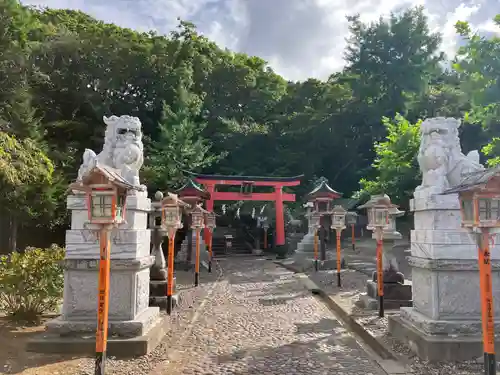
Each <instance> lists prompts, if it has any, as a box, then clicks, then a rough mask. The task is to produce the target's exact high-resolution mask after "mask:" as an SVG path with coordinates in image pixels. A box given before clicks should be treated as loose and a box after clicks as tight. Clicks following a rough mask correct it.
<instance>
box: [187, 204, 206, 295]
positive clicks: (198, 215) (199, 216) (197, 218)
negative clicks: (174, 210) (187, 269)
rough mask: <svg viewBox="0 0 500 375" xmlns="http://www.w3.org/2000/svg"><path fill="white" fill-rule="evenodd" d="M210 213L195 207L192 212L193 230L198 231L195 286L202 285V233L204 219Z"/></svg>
mask: <svg viewBox="0 0 500 375" xmlns="http://www.w3.org/2000/svg"><path fill="white" fill-rule="evenodd" d="M206 213H208V211H206V210H204V209H203V208H201V206H199V205H198V206H195V207H194V209H193V210H192V211H191V228H192V229H194V230H195V231H196V244H195V246H196V258H195V264H194V267H195V268H194V286H198V285H199V283H200V231H201V229H202V228H204V227H205V225H204V223H203V221H204V220H203V219H204V216H205V214H206Z"/></svg>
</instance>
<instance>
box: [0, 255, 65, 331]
mask: <svg viewBox="0 0 500 375" xmlns="http://www.w3.org/2000/svg"><path fill="white" fill-rule="evenodd" d="M63 258H64V249H61V248H59V247H57V246H55V245H53V246H51V247H50V248H48V249H37V248H34V247H29V248H27V249H26V250H25V251H24V252H22V253H19V252H13V253H11V254H10V255H8V256H7V255H3V256H1V257H0V312H1V313H5V314H7V315H8V316H10V317H11V318H12V319H15V320H20V321H24V322H29V323H36V322H37V319H39V318H40V316H41V315H42V314H43V313H48V312H54V311H55V310H56V309H57V307H58V304H59V303H60V302H61V298H62V293H63V285H64V276H63V270H62V266H61V264H60V261H61V260H62V259H63Z"/></svg>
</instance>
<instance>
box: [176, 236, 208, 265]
mask: <svg viewBox="0 0 500 375" xmlns="http://www.w3.org/2000/svg"><path fill="white" fill-rule="evenodd" d="M191 235H192V240H193V242H192V244H193V248H192V249H191V264H189V265H188V266H194V264H195V262H196V231H194V230H193V231H191ZM188 243H189V241H188V238H187V236H186V238H185V239H184V241H182V244H181V250H180V251H179V254H177V261H178V262H182V263H186V262H187V259H188V256H187V255H188V251H189V249H188V247H189V246H188ZM200 267H205V268H207V269H208V249H207V246H206V244H205V241H204V240H203V230H202V231H201V233H200Z"/></svg>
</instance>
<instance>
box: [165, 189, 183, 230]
mask: <svg viewBox="0 0 500 375" xmlns="http://www.w3.org/2000/svg"><path fill="white" fill-rule="evenodd" d="M161 205H162V227H163V228H165V229H167V230H169V231H175V230H177V229H179V228H182V221H181V219H182V212H181V208H182V207H187V206H188V204H187V203H186V202H184V201H181V200H180V199H179V198H178V197H177V195H176V194H172V193H167V196H166V197H165V198H163V200H162V202H161Z"/></svg>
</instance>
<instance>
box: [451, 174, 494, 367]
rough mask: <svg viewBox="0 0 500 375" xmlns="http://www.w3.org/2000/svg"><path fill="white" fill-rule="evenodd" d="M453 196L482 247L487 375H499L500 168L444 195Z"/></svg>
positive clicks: (471, 177)
mask: <svg viewBox="0 0 500 375" xmlns="http://www.w3.org/2000/svg"><path fill="white" fill-rule="evenodd" d="M452 193H458V199H459V201H460V211H461V217H462V227H464V228H466V229H467V230H468V231H469V232H470V233H471V234H472V235H473V236H474V237H475V240H476V243H477V247H478V266H479V283H480V293H481V310H482V323H483V349H484V374H485V375H495V374H497V372H496V358H495V322H494V311H493V292H492V281H491V279H492V275H491V253H490V237H491V236H492V235H495V234H496V233H498V231H499V228H500V168H495V169H491V170H485V171H480V172H478V173H473V174H470V175H469V176H467V177H466V178H465V179H464V181H462V184H461V185H460V186H458V187H455V188H452V189H449V190H447V191H445V192H444V194H452Z"/></svg>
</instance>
